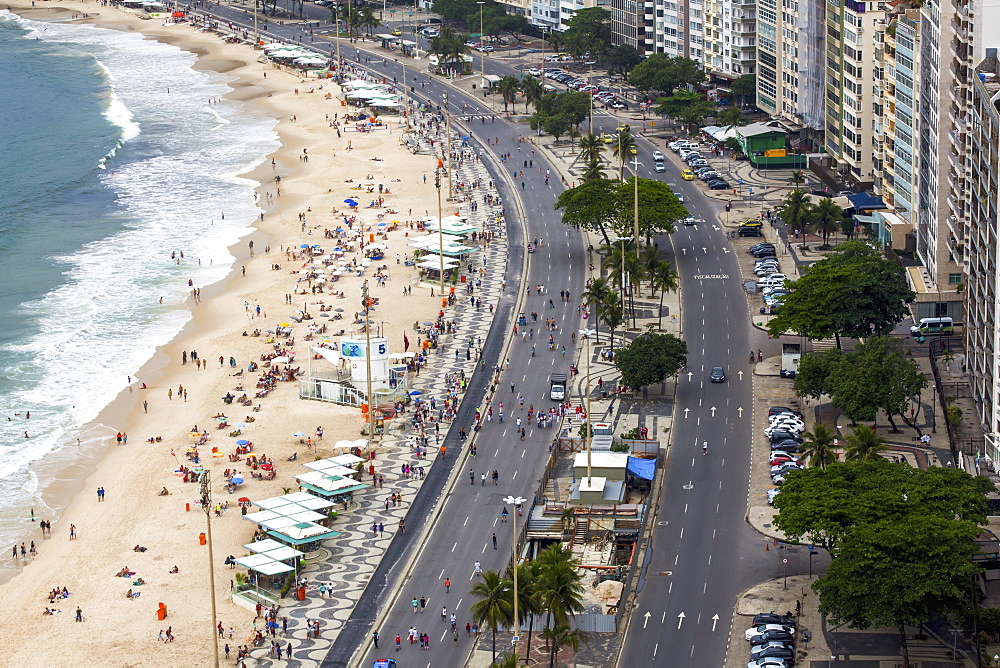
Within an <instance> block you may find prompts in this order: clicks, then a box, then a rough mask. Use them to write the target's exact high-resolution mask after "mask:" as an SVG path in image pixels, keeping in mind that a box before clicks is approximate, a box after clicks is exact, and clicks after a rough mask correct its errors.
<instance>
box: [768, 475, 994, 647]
mask: <svg viewBox="0 0 1000 668" xmlns="http://www.w3.org/2000/svg"><path fill="white" fill-rule="evenodd" d="M782 494H784V491H782ZM779 496H781V495H779ZM978 534H979V527H978V526H976V524H975V523H974V522H963V521H956V520H955V519H954V518H952V517H947V516H941V515H937V514H935V513H931V512H925V511H923V509H921V508H918V507H913V508H912V509H911V510H910V512H909V513H907V514H906V515H904V516H903V517H893V518H887V519H884V520H881V521H878V522H873V523H871V524H863V525H859V526H857V527H855V528H854V529H852V530H851V532H850V533H849V534H848V536H847V537H846V538H845V539H844V542H843V544H842V545H841V549H840V551H839V556H838V557H837V558H836V559H834V560H833V561H832V562H831V563H830V568H829V569H828V570H827V572H826V573H825V574H824V575H823V576H822V577H820V578H819V579H818V580H817V581H816V582H815V583H814V584H813V589H815V590H816V591H817V592H818V593H819V597H820V598H819V601H820V602H819V610H820V613H821V614H823V615H824V616H829V617H830V618H831V620H832V621H833V622H834V623H838V624H839V623H845V622H846V623H847V624H848V625H849V626H850V627H851V628H856V629H868V628H872V627H878V626H892V627H895V628H896V629H898V630H899V637H900V642H901V643H902V644H903V658H904V664H905V665H908V663H909V662H908V654H907V650H906V631H905V627H906V625H911V626H918V625H920V624H923V623H925V622H927V621H929V620H930V619H932V618H934V617H939V616H942V615H947V614H949V613H952V612H956V611H959V610H962V609H963V608H964V607H965V606H966V601H967V598H968V596H969V595H970V594H971V593H972V587H973V581H974V580H973V578H974V576H975V575H977V574H979V573H981V569H980V567H979V566H978V565H977V564H976V563H975V562H973V561H972V559H971V556H972V555H974V554H976V553H977V552H979V547H978V545H977V544H976V536H977V535H978Z"/></svg>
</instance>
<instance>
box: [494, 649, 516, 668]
mask: <svg viewBox="0 0 1000 668" xmlns="http://www.w3.org/2000/svg"><path fill="white" fill-rule="evenodd" d="M493 665H494V666H496V668H518V666H519V665H521V659H520V657H518V656H517V652H507V653H506V654H504V655H503V656H502V657H500V660H499V661H494V662H493Z"/></svg>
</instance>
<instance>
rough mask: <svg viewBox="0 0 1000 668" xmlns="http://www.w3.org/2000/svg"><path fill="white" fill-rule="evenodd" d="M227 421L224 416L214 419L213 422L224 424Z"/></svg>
mask: <svg viewBox="0 0 1000 668" xmlns="http://www.w3.org/2000/svg"><path fill="white" fill-rule="evenodd" d="M228 419H229V418H227V417H226V416H222V417H220V418H215V420H216V421H217V422H225V421H226V420H228Z"/></svg>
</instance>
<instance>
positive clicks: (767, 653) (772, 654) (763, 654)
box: [750, 643, 795, 665]
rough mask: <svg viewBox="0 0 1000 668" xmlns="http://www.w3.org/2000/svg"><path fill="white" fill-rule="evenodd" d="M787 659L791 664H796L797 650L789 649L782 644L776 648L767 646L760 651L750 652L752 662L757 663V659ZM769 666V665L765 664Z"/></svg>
mask: <svg viewBox="0 0 1000 668" xmlns="http://www.w3.org/2000/svg"><path fill="white" fill-rule="evenodd" d="M764 658H768V659H785V660H787V661H788V662H789V663H794V661H795V650H794V649H789V648H788V647H785V646H783V645H781V644H780V643H779V644H778V645H775V646H766V647H764V648H763V649H761V650H759V651H754V650H753V649H751V650H750V660H751V661H756V660H757V659H764ZM765 665H767V664H765Z"/></svg>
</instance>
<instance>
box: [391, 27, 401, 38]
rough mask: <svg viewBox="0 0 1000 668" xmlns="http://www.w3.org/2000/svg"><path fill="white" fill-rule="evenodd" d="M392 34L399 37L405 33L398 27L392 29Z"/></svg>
mask: <svg viewBox="0 0 1000 668" xmlns="http://www.w3.org/2000/svg"><path fill="white" fill-rule="evenodd" d="M392 34H393V35H395V36H396V37H399V36H400V35H402V34H403V31H402V30H400V29H399V28H396V29H395V30H393V31H392Z"/></svg>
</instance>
